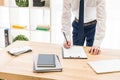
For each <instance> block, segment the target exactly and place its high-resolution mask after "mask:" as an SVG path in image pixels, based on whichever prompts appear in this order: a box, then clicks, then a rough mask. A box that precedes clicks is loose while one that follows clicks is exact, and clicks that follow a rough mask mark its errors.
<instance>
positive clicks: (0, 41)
mask: <svg viewBox="0 0 120 80" xmlns="http://www.w3.org/2000/svg"><path fill="white" fill-rule="evenodd" d="M9 31H10V30H9V28H0V34H1V36H0V47H2V48H4V47H7V46H8V45H9V44H10V41H9Z"/></svg>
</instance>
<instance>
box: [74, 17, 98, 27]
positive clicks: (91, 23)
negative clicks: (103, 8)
mask: <svg viewBox="0 0 120 80" xmlns="http://www.w3.org/2000/svg"><path fill="white" fill-rule="evenodd" d="M75 21H76V22H79V20H78V19H77V18H76V17H75ZM96 23H97V20H93V21H90V22H87V23H84V26H90V25H93V24H96Z"/></svg>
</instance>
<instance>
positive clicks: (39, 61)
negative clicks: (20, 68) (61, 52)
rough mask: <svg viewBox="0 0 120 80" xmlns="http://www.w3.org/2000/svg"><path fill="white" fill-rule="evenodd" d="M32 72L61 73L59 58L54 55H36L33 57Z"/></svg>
mask: <svg viewBox="0 0 120 80" xmlns="http://www.w3.org/2000/svg"><path fill="white" fill-rule="evenodd" d="M33 71H34V72H52V71H62V66H61V64H60V61H59V57H58V56H57V55H55V54H38V55H37V56H35V57H34V62H33Z"/></svg>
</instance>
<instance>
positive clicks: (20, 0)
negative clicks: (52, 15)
mask: <svg viewBox="0 0 120 80" xmlns="http://www.w3.org/2000/svg"><path fill="white" fill-rule="evenodd" d="M15 2H16V5H17V6H19V7H28V6H29V0H15Z"/></svg>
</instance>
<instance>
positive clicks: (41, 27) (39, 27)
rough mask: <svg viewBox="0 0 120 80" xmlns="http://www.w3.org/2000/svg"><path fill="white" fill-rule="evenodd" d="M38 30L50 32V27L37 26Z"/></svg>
mask: <svg viewBox="0 0 120 80" xmlns="http://www.w3.org/2000/svg"><path fill="white" fill-rule="evenodd" d="M36 30H43V31H48V30H50V26H49V25H37V27H36Z"/></svg>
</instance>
